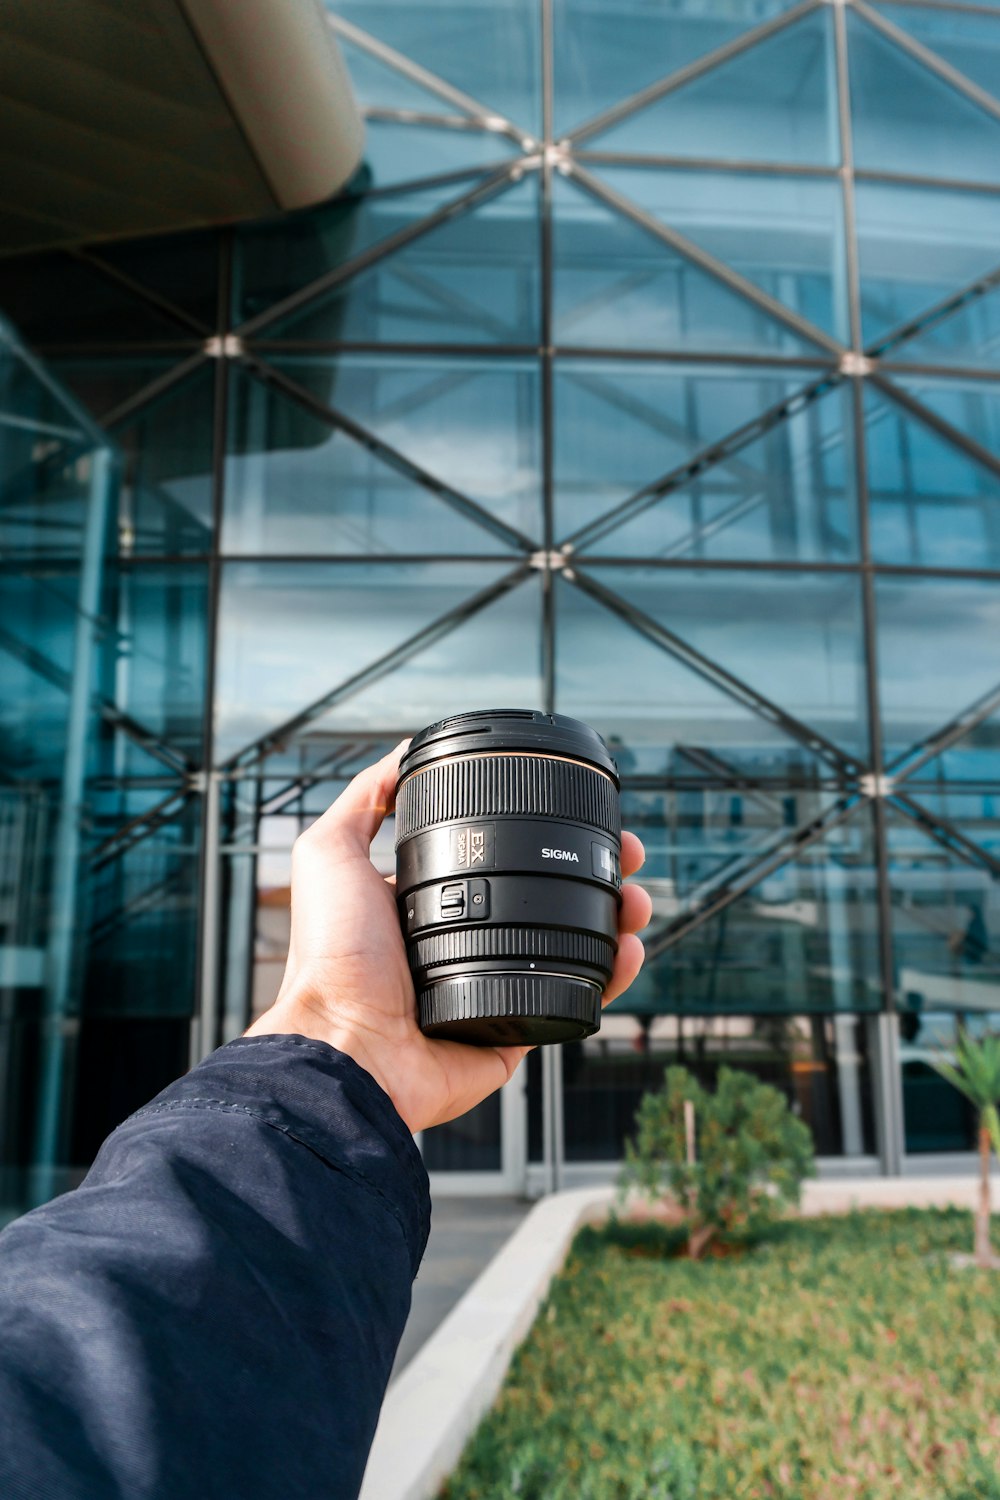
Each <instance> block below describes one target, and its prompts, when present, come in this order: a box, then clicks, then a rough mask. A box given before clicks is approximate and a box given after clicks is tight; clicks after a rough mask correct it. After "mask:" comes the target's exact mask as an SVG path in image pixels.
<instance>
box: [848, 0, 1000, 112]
mask: <svg viewBox="0 0 1000 1500" xmlns="http://www.w3.org/2000/svg"><path fill="white" fill-rule="evenodd" d="M852 6H853V9H854V10H856V11H857V13H858V15H859V16H862V17H863V18H864V19H865V20H866V21H867V22H868V25H869V26H872V27H874V29H875V30H876V31H879V32H881V33H882V35H883V36H884V37H886V38H887V39H888V40H889V41H890V42H894V43H895V44H896V46H897V47H900V48H901V49H902V50H903V51H904V52H908V53H909V54H910V56H911V57H914V58H916V60H917V62H919V63H923V65H924V67H925V68H928V69H929V70H930V71H931V72H932V73H936V74H937V76H938V77H939V78H942V79H943V80H944V82H945V83H949V84H951V87H952V88H953V89H956V90H957V91H958V92H959V93H960V94H964V95H965V97H966V98H967V99H971V101H972V103H973V104H978V106H979V108H980V109H981V110H983V111H985V113H986V114H988V115H990V116H991V117H992V118H993V119H994V120H1000V102H998V101H997V100H996V99H994V97H993V95H992V94H989V93H987V92H986V90H985V89H981V88H980V87H979V85H978V83H973V81H972V79H971V78H966V76H965V74H964V73H960V72H959V70H958V69H957V68H953V67H952V65H951V63H949V62H945V60H944V58H943V57H939V56H938V54H937V53H936V52H932V51H931V50H930V48H929V47H925V46H924V45H923V43H922V42H918V41H917V39H916V37H913V36H910V34H909V32H908V31H902V30H900V28H899V27H898V26H896V25H894V24H893V22H892V21H890V20H888V19H887V18H886V17H885V16H883V15H880V14H879V13H878V12H877V11H874V10H871V9H870V8H869V7H868V6H867V5H866V4H865V0H852Z"/></svg>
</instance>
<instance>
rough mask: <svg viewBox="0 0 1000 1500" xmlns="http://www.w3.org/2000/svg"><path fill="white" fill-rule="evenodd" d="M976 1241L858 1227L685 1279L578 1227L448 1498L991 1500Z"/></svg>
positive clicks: (803, 1235)
mask: <svg viewBox="0 0 1000 1500" xmlns="http://www.w3.org/2000/svg"><path fill="white" fill-rule="evenodd" d="M994 1232H995V1235H996V1239H997V1240H998V1241H1000V1234H997V1232H996V1230H995V1231H994ZM971 1239H972V1221H971V1217H970V1215H969V1214H967V1213H960V1212H957V1211H943V1212H937V1211H921V1210H907V1211H903V1212H897V1213H880V1212H867V1213H860V1214H854V1215H852V1216H850V1217H848V1218H835V1217H829V1218H824V1219H812V1220H802V1221H800V1222H797V1223H790V1224H787V1225H784V1226H782V1227H781V1229H780V1230H779V1232H778V1233H777V1235H776V1236H775V1237H773V1238H772V1239H770V1240H769V1241H767V1242H765V1243H762V1244H759V1245H756V1246H753V1247H749V1248H747V1249H746V1251H745V1253H742V1254H734V1255H732V1256H729V1257H726V1258H720V1259H710V1260H707V1261H703V1262H700V1263H693V1262H691V1261H687V1260H679V1259H670V1258H667V1251H668V1250H669V1247H670V1240H669V1231H666V1230H663V1229H661V1228H659V1227H658V1226H652V1225H650V1226H645V1227H643V1228H639V1227H638V1226H636V1227H627V1226H621V1227H619V1228H616V1227H615V1226H611V1227H610V1228H609V1229H604V1230H593V1229H585V1230H583V1231H582V1232H581V1233H580V1234H579V1235H578V1236H577V1239H576V1242H575V1243H574V1246H573V1249H572V1252H571V1254H570V1256H569V1259H568V1260H567V1263H566V1266H565V1268H564V1270H563V1271H562V1274H561V1275H560V1276H559V1277H558V1278H557V1279H556V1281H555V1282H553V1285H552V1289H551V1292H550V1294H549V1297H548V1299H547V1301H546V1303H545V1305H544V1306H543V1308H542V1310H541V1312H540V1313H539V1316H538V1319H537V1321H536V1323H535V1327H534V1328H533V1330H532V1332H531V1334H530V1336H529V1337H528V1339H527V1340H526V1342H525V1343H524V1345H523V1346H522V1347H521V1349H520V1350H519V1352H518V1354H517V1355H516V1357H515V1359H514V1362H513V1364H512V1366H511V1369H510V1372H509V1374H508V1377H507V1381H506V1384H505V1385H504V1387H503V1390H502V1392H501V1394H500V1397H499V1399H498V1401H497V1404H496V1406H495V1407H494V1409H493V1411H492V1412H491V1413H490V1414H489V1416H488V1417H487V1418H486V1419H485V1420H484V1422H483V1423H482V1425H481V1426H480V1428H479V1430H478V1432H477V1433H476V1434H475V1436H474V1437H473V1439H472V1441H471V1442H470V1444H469V1446H468V1448H467V1449H466V1452H465V1454H464V1456H463V1459H462V1462H461V1465H460V1467H459V1469H458V1470H457V1472H456V1473H455V1474H454V1475H453V1476H452V1478H451V1479H450V1480H449V1481H448V1483H447V1485H446V1486H445V1488H444V1489H443V1490H442V1495H443V1496H446V1497H447V1500H507V1497H513V1496H518V1497H519V1500H619V1497H628V1500H751V1497H752V1500H764V1497H771V1496H774V1497H779V1500H843V1497H853V1496H863V1497H866V1500H868V1497H871V1500H876V1497H877V1500H882V1497H888V1496H892V1497H897V1496H899V1497H905V1500H1000V1273H998V1272H992V1273H991V1272H986V1271H956V1270H953V1269H952V1268H951V1267H950V1266H949V1264H948V1260H947V1257H948V1253H949V1252H950V1251H952V1250H968V1249H969V1248H970V1244H971Z"/></svg>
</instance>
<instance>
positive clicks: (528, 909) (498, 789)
mask: <svg viewBox="0 0 1000 1500" xmlns="http://www.w3.org/2000/svg"><path fill="white" fill-rule="evenodd" d="M619 790H620V783H619V779H618V770H617V767H616V766H615V763H614V760H613V759H612V757H611V753H610V751H609V750H608V747H607V745H606V744H605V743H604V741H603V740H602V739H601V736H600V735H599V734H598V733H597V732H596V730H594V729H591V728H590V727H589V726H588V725H587V724H581V723H580V722H579V720H577V719H568V718H566V717H564V716H563V715H562V714H545V713H536V712H533V711H532V710H530V709H528V710H518V709H494V710H483V711H482V712H477V713H467V714H459V715H457V716H456V717H454V718H450V719H443V720H442V721H441V722H440V723H439V724H431V725H430V726H429V728H427V729H423V730H421V732H420V733H419V734H418V735H417V736H416V738H415V739H414V740H413V742H412V743H411V745H410V747H409V749H408V750H407V752H406V754H405V755H404V756H403V759H402V761H401V762H400V768H399V781H398V783H397V786H396V893H397V899H398V901H399V912H400V920H401V922H402V926H403V935H404V937H405V939H406V948H407V955H408V958H409V962H410V969H411V971H412V973H413V981H414V986H415V988H416V991H417V999H418V1002H419V1006H420V1027H421V1030H422V1031H423V1032H424V1033H425V1035H427V1036H434V1037H450V1038H452V1039H453V1040H454V1041H458V1042H471V1043H474V1044H476V1045H479V1046H504V1045H508V1044H510V1043H531V1044H538V1043H544V1042H568V1041H573V1040H575V1039H577V1038H580V1037H585V1036H591V1035H592V1034H593V1033H594V1032H595V1031H596V1030H597V1029H598V1027H599V1025H600V1019H601V992H602V990H603V989H604V986H605V985H606V984H607V982H608V980H609V978H610V977H611V966H612V964H613V962H614V956H615V951H616V949H617V946H618V906H619V904H620V900H621V897H620V894H619V892H620V888H621V866H620V858H621V810H620V803H619Z"/></svg>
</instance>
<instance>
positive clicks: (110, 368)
mask: <svg viewBox="0 0 1000 1500" xmlns="http://www.w3.org/2000/svg"><path fill="white" fill-rule="evenodd" d="M187 358H189V354H188V353H187V352H183V353H181V354H180V355H179V356H174V357H171V356H164V357H162V358H158V357H156V356H155V355H128V354H126V355H125V356H123V357H122V356H112V357H111V358H108V359H93V358H91V359H88V358H87V357H85V356H79V355H73V356H65V357H62V358H59V359H47V360H46V361H45V363H46V366H47V367H48V369H50V370H51V371H52V373H53V374H54V375H55V377H56V379H57V380H59V381H61V382H62V384H63V385H64V386H66V388H67V389H68V390H70V391H72V393H73V395H74V396H75V397H76V399H77V400H78V401H80V402H81V403H82V404H83V406H84V407H86V409H87V411H89V412H90V413H91V414H92V415H93V416H94V417H96V419H97V420H98V421H99V422H104V421H105V420H106V418H107V417H109V416H112V415H113V414H114V412H115V411H116V409H117V408H118V407H119V406H121V404H122V403H123V402H124V401H128V400H130V399H131V398H132V397H133V396H135V395H137V394H138V393H139V391H141V390H144V389H145V387H146V386H148V385H151V384H152V382H153V381H154V380H159V379H160V377H161V376H162V375H165V374H166V373H167V371H168V370H170V369H172V368H174V366H175V365H176V364H177V363H178V362H179V360H181V359H187Z"/></svg>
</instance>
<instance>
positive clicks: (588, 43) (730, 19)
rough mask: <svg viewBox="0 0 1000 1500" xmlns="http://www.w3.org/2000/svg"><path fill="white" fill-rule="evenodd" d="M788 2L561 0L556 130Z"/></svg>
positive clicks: (556, 12)
mask: <svg viewBox="0 0 1000 1500" xmlns="http://www.w3.org/2000/svg"><path fill="white" fill-rule="evenodd" d="M782 9H784V3H783V0H732V3H730V4H727V5H726V7H725V10H724V12H722V13H720V10H719V8H718V7H716V6H710V5H698V6H694V5H691V4H690V0H661V3H660V4H657V5H656V6H647V5H630V6H623V5H621V3H620V0H555V3H554V5H553V24H554V29H555V47H554V59H553V61H554V66H555V128H556V131H557V132H559V133H561V132H562V131H564V130H569V129H570V128H571V127H572V126H574V125H579V124H581V123H582V122H583V121H584V120H586V119H587V118H589V117H590V116H593V115H596V114H599V113H601V112H603V111H604V110H605V109H608V108H609V107H610V106H611V105H612V104H617V103H618V102H619V100H622V99H625V98H627V97H628V96H629V95H630V94H635V93H637V92H638V91H639V90H640V89H644V88H647V87H648V86H649V85H650V84H651V83H655V82H656V81H657V80H658V79H659V78H665V77H668V76H669V75H670V74H671V73H675V72H676V71H677V69H678V68H683V67H685V66H686V65H687V64H688V63H689V62H693V61H694V59H695V58H696V57H703V56H704V55H705V54H706V53H708V52H713V51H714V50H715V49H716V47H721V46H723V45H724V44H725V43H726V42H728V41H731V40H732V38H733V37H735V36H739V34H740V32H742V31H749V30H750V29H751V28H752V27H754V26H759V25H760V24H761V23H762V22H763V21H766V20H768V19H769V18H770V17H771V16H773V15H776V14H777V13H778V12H779V11H781V10H782Z"/></svg>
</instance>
